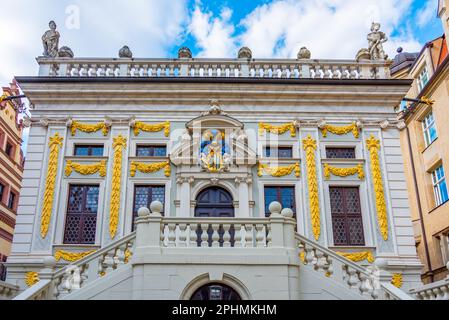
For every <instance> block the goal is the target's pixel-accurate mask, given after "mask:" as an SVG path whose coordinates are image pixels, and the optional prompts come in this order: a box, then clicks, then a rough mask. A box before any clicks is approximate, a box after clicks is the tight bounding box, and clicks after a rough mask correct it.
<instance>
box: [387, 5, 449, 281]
mask: <svg viewBox="0 0 449 320" xmlns="http://www.w3.org/2000/svg"><path fill="white" fill-rule="evenodd" d="M447 4H449V1H440V7H439V16H440V18H441V19H442V22H443V27H444V29H445V32H446V31H447V30H448V24H447V18H448V13H449V12H446V11H447V9H446V7H447ZM392 76H393V77H395V78H410V79H414V82H413V85H412V87H411V89H410V91H409V93H408V95H407V97H408V98H411V99H417V100H421V102H412V103H410V104H409V105H408V106H405V105H403V106H402V107H401V110H400V112H399V120H401V121H403V130H402V131H401V146H402V151H403V154H404V162H405V168H406V170H405V171H406V178H407V185H408V191H409V199H410V206H411V214H412V220H413V224H414V230H415V241H416V246H417V251H418V254H419V256H420V259H421V261H422V263H423V264H424V268H423V271H422V278H423V281H424V282H425V283H430V282H434V281H439V280H442V279H444V278H445V277H446V276H447V275H449V271H448V269H447V266H448V263H449V201H448V200H449V196H448V194H449V193H448V187H447V184H446V178H447V174H449V136H448V135H447V132H448V130H449V122H448V119H449V109H448V107H447V106H448V105H449V86H448V80H449V56H448V50H447V36H446V34H444V35H442V36H441V37H439V38H437V39H434V40H432V41H430V42H428V43H427V44H426V45H425V46H424V47H423V49H422V50H421V52H420V53H419V54H410V53H402V52H400V54H399V55H398V56H397V57H396V59H395V64H393V66H392Z"/></svg>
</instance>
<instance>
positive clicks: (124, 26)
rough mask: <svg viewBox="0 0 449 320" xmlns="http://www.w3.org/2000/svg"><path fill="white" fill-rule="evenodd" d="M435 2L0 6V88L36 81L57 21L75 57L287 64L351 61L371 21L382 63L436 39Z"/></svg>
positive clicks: (208, 0)
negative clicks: (304, 51)
mask: <svg viewBox="0 0 449 320" xmlns="http://www.w3.org/2000/svg"><path fill="white" fill-rule="evenodd" d="M437 3H438V0H222V1H220V0H95V1H92V0H58V1H55V0H38V1H36V0H15V1H9V0H0V4H2V6H1V7H2V8H3V11H4V12H7V14H4V15H2V18H1V19H0V33H1V34H0V39H2V49H1V50H0V84H1V85H2V86H4V85H6V84H7V83H9V82H10V81H11V79H12V78H13V77H14V76H23V75H28V76H32V75H36V74H37V70H38V66H37V63H36V61H35V57H37V56H39V55H41V54H42V51H43V50H42V43H41V36H42V34H43V33H44V32H45V31H46V30H47V29H48V22H49V21H50V20H55V21H56V23H57V24H58V31H59V32H60V34H61V39H60V46H63V45H66V46H69V47H71V48H72V50H73V51H74V53H75V56H77V57H117V56H118V51H119V49H120V48H121V47H122V46H123V45H128V46H129V47H130V48H131V50H132V51H133V53H134V57H140V58H142V57H152V58H163V57H176V55H177V51H178V48H179V47H181V46H188V47H189V48H190V49H191V50H192V52H193V55H194V56H195V57H214V58H220V57H223V58H232V57H236V55H237V52H238V50H239V48H240V47H242V46H248V47H249V48H250V49H251V50H252V51H253V57H254V58H256V59H257V58H271V57H272V58H294V57H296V54H297V52H298V50H299V49H300V48H301V47H303V46H306V47H307V48H308V49H309V50H310V51H311V52H312V58H316V59H320V58H322V59H354V57H355V54H356V53H357V51H358V50H359V49H361V48H364V47H367V40H366V35H367V33H368V32H369V29H370V26H371V22H373V21H376V22H380V23H381V24H382V31H384V32H385V33H386V34H387V35H388V37H389V41H388V42H387V43H386V45H385V49H386V51H387V53H388V54H389V55H390V58H393V57H394V56H395V54H396V49H397V48H398V47H399V46H401V47H403V48H404V50H405V51H408V52H415V51H419V50H420V49H421V47H422V46H423V45H424V43H425V42H427V41H429V40H432V39H434V38H436V37H438V36H440V35H441V34H442V33H443V30H442V25H441V21H440V19H439V18H437V15H436V13H437V12H436V11H437Z"/></svg>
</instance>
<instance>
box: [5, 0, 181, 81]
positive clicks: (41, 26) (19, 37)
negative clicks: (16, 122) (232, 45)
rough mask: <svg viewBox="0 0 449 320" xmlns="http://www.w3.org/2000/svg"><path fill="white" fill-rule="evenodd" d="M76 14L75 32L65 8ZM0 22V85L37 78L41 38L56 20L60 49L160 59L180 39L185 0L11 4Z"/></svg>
mask: <svg viewBox="0 0 449 320" xmlns="http://www.w3.org/2000/svg"><path fill="white" fill-rule="evenodd" d="M69 5H76V6H78V7H79V11H80V29H68V28H66V26H65V21H66V19H67V18H68V15H67V14H66V8H67V6H69ZM7 11H8V14H4V15H2V18H1V19H0V30H1V33H2V34H1V40H2V50H0V83H2V84H6V83H9V82H10V81H11V79H12V78H13V76H16V75H36V74H37V63H36V61H35V60H34V58H35V57H37V56H39V55H41V54H42V51H43V49H42V43H41V36H42V34H43V33H44V32H45V31H46V30H47V29H48V21H50V20H55V21H56V22H57V24H58V31H59V32H60V34H61V39H60V46H63V45H67V46H69V47H71V48H72V50H73V51H74V53H75V56H78V57H81V56H88V57H92V56H100V57H107V56H109V57H117V56H118V51H119V49H120V48H121V47H122V46H123V45H125V44H126V45H129V47H130V48H131V50H132V51H133V53H134V56H136V57H165V56H167V53H168V50H169V49H171V47H172V46H173V45H176V44H177V43H178V42H180V41H181V39H182V36H183V31H184V29H185V24H186V22H187V19H188V11H187V0H170V1H158V0H132V1H121V0H96V1H84V0H60V1H54V0H40V1H35V0H15V1H10V2H9V3H8V10H7Z"/></svg>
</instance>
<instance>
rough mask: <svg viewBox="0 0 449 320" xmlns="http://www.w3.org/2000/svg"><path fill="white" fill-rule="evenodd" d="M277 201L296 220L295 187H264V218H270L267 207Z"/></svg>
mask: <svg viewBox="0 0 449 320" xmlns="http://www.w3.org/2000/svg"><path fill="white" fill-rule="evenodd" d="M274 201H277V202H279V203H280V204H281V205H282V208H290V209H292V210H293V214H294V216H295V218H296V203H295V187H275V186H273V187H271V186H269V187H265V216H266V217H269V216H270V214H271V213H270V210H269V206H270V204H271V203H272V202H274Z"/></svg>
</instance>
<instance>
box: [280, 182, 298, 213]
mask: <svg viewBox="0 0 449 320" xmlns="http://www.w3.org/2000/svg"><path fill="white" fill-rule="evenodd" d="M280 202H281V204H282V208H290V209H292V210H293V212H295V211H296V210H295V189H294V188H292V187H282V188H281V201H280Z"/></svg>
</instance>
